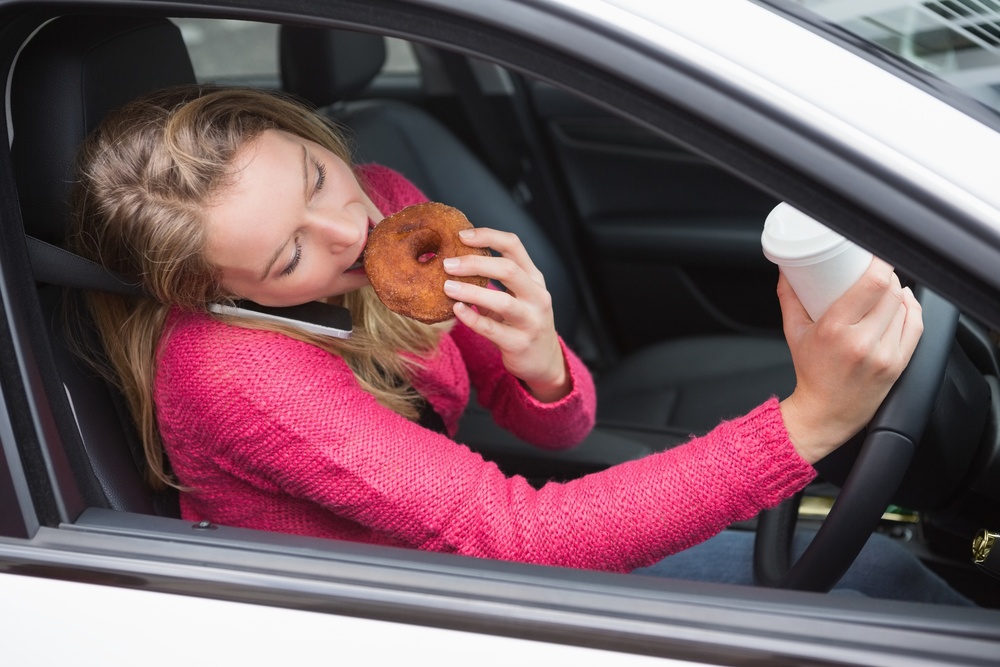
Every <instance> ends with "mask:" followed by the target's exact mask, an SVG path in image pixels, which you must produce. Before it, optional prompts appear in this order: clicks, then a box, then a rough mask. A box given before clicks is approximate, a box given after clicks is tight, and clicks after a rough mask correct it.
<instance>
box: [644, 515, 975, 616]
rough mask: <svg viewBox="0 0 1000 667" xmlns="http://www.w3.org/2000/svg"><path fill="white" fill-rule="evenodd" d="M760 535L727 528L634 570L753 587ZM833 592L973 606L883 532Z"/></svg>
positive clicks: (804, 540)
mask: <svg viewBox="0 0 1000 667" xmlns="http://www.w3.org/2000/svg"><path fill="white" fill-rule="evenodd" d="M814 534H815V533H812V532H810V531H799V532H798V533H796V535H795V540H794V542H793V544H792V554H793V556H794V557H795V558H798V556H799V555H800V554H802V552H804V551H805V549H806V547H807V546H808V545H809V542H810V541H811V540H812V537H813V535H814ZM755 535H756V533H754V532H751V531H746V530H725V531H723V532H722V533H720V534H719V535H716V536H715V537H713V538H711V539H709V540H707V541H705V542H702V543H701V544H698V545H695V546H693V547H691V548H690V549H686V550H685V551H681V552H680V553H677V554H674V555H672V556H668V557H666V558H664V559H663V560H661V561H660V562H658V563H655V564H653V565H651V566H649V567H644V568H639V569H637V570H634V571H633V574H640V575H646V576H656V577H670V578H673V579H688V580H693V581H711V582H716V583H726V584H739V585H745V586H752V585H754V579H753V543H754V537H755ZM831 592H836V593H846V594H861V595H864V596H867V597H871V598H882V599H889V600H908V601H914V602H930V603H935V604H951V605H960V606H970V605H972V603H971V602H970V601H969V600H968V599H967V598H966V597H965V596H963V595H961V594H960V593H958V592H957V591H955V590H954V589H953V588H952V587H951V586H949V585H948V583H947V582H945V581H944V580H943V579H942V578H941V577H939V576H938V575H937V574H936V573H934V572H933V571H931V570H930V569H929V568H928V567H927V566H926V565H924V564H923V563H922V562H921V561H920V559H919V558H917V557H916V556H915V555H914V554H913V553H911V552H910V551H909V550H908V549H907V548H906V547H904V546H903V545H901V544H898V543H897V542H895V541H894V540H892V539H891V538H888V537H886V536H884V535H880V534H877V533H876V534H873V535H872V536H871V538H870V539H869V540H868V542H867V544H865V547H864V548H863V549H862V550H861V553H859V554H858V557H857V558H856V559H855V561H854V563H853V565H851V567H850V569H848V571H847V573H846V574H844V576H843V577H842V578H841V580H840V581H839V582H838V583H837V585H836V586H834V588H833V591H831Z"/></svg>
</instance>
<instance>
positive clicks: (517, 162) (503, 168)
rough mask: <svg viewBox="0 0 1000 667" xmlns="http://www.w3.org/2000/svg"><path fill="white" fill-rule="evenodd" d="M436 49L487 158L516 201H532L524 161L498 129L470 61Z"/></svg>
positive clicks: (498, 120)
mask: <svg viewBox="0 0 1000 667" xmlns="http://www.w3.org/2000/svg"><path fill="white" fill-rule="evenodd" d="M436 53H437V54H438V57H439V58H440V61H441V64H442V66H443V67H444V70H445V74H446V75H447V77H448V80H449V81H450V82H451V84H452V87H454V89H455V93H456V95H457V96H458V100H459V103H460V104H461V105H462V108H463V110H464V111H465V115H466V117H467V118H468V119H469V124H470V125H471V126H472V131H473V133H474V134H475V136H476V141H477V142H478V143H479V145H480V147H481V148H482V149H483V151H484V152H485V154H486V158H487V161H488V162H489V164H490V165H491V166H492V167H493V169H494V171H495V172H496V174H497V176H499V177H500V180H501V181H503V184H504V185H506V186H507V188H508V189H510V191H511V194H512V195H513V196H514V199H515V200H516V201H518V202H520V203H522V204H524V203H526V202H528V201H531V193H530V191H529V190H528V187H527V183H526V182H525V179H524V175H525V161H524V159H523V157H522V156H521V155H520V154H519V153H518V152H517V151H516V150H515V149H514V148H513V146H512V145H511V142H510V140H509V137H508V136H507V133H506V132H503V131H501V124H500V119H499V118H498V117H497V114H496V110H495V109H494V108H493V107H492V106H491V105H490V104H489V102H488V101H487V99H486V96H485V94H484V93H483V91H482V88H481V87H480V86H479V82H478V81H477V80H476V75H475V72H473V70H472V66H471V65H470V64H469V61H468V60H467V59H466V58H465V57H463V56H461V55H460V54H457V53H453V52H451V51H442V50H438V51H436Z"/></svg>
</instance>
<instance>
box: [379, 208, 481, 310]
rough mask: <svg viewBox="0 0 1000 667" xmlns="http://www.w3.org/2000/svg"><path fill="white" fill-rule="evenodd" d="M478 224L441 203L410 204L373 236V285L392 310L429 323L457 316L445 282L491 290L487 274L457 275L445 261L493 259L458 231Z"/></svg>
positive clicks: (383, 223) (385, 221)
mask: <svg viewBox="0 0 1000 667" xmlns="http://www.w3.org/2000/svg"><path fill="white" fill-rule="evenodd" d="M463 229H472V223H470V222H469V220H468V219H467V218H466V217H465V215H464V214H463V213H462V212H461V211H459V210H458V209H457V208H453V207H451V206H448V205H446V204H441V203H439V202H426V203H423V204H415V205H413V206H408V207H406V208H404V209H403V210H401V211H399V212H398V213H396V214H394V215H390V216H389V217H387V218H385V219H384V220H382V222H380V223H379V224H377V225H376V226H375V228H374V229H372V230H371V232H370V233H369V235H368V243H367V245H366V246H365V252H364V258H363V262H364V266H365V273H367V274H368V281H369V282H370V283H371V285H372V288H373V289H374V290H375V294H376V295H377V296H378V298H379V300H381V301H382V303H384V304H385V306H386V308H388V309H389V310H392V311H394V312H396V313H399V314H400V315H404V316H406V317H410V318H413V319H415V320H418V321H420V322H423V323H424V324H434V323H436V322H443V321H445V320H448V319H451V318H452V317H454V312H453V311H452V307H453V306H454V304H455V300H454V299H452V298H451V297H449V296H448V295H447V294H445V293H444V281H445V280H449V279H450V280H459V281H462V282H466V283H472V284H474V285H479V286H480V287H485V286H486V284H487V283H488V282H489V280H488V279H486V278H483V277H481V276H451V275H448V274H447V273H445V270H444V266H443V264H442V261H443V260H445V259H447V258H448V257H459V256H461V255H483V256H487V255H489V254H490V253H489V250H486V249H485V248H470V247H469V246H467V245H465V244H464V243H462V241H461V239H460V238H459V236H458V233H459V232H460V231H461V230H463Z"/></svg>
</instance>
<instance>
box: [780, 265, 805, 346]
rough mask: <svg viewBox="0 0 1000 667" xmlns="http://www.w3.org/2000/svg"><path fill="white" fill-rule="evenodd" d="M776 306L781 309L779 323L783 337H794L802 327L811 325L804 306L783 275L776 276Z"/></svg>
mask: <svg viewBox="0 0 1000 667" xmlns="http://www.w3.org/2000/svg"><path fill="white" fill-rule="evenodd" d="M777 291H778V305H779V306H780V307H781V321H782V322H783V325H784V329H785V336H786V337H787V336H791V335H795V332H797V331H799V330H800V329H801V328H802V327H804V326H807V325H809V324H811V323H812V319H811V318H810V317H809V313H807V312H806V309H805V306H803V305H802V302H801V301H799V297H798V296H797V295H796V294H795V291H794V290H793V289H792V286H791V284H790V283H789V282H788V278H786V277H785V274H784V273H779V274H778V289H777Z"/></svg>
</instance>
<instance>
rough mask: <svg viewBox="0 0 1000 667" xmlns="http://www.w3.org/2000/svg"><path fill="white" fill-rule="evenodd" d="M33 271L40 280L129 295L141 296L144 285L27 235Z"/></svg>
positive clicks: (62, 285)
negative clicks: (131, 281) (129, 280)
mask: <svg viewBox="0 0 1000 667" xmlns="http://www.w3.org/2000/svg"><path fill="white" fill-rule="evenodd" d="M25 239H26V240H27V242H28V259H29V261H30V262H31V273H32V275H34V277H35V281H36V282H41V283H48V284H50V285H58V286H59V287H77V288H80V289H92V290H99V291H102V292H113V293H115V294H125V295H127V296H139V295H140V294H142V287H140V286H139V285H136V284H133V283H130V282H128V281H127V280H125V279H124V278H123V277H121V276H119V275H118V274H116V273H113V272H112V271H109V270H108V269H106V268H104V267H103V266H101V265H100V264H98V263H97V262H92V261H91V260H89V259H86V258H84V257H81V256H80V255H77V254H76V253H72V252H70V251H69V250H64V249H62V248H60V247H59V246H55V245H52V244H51V243H46V242H45V241H42V240H41V239H37V238H35V237H33V236H26V237H25Z"/></svg>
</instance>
